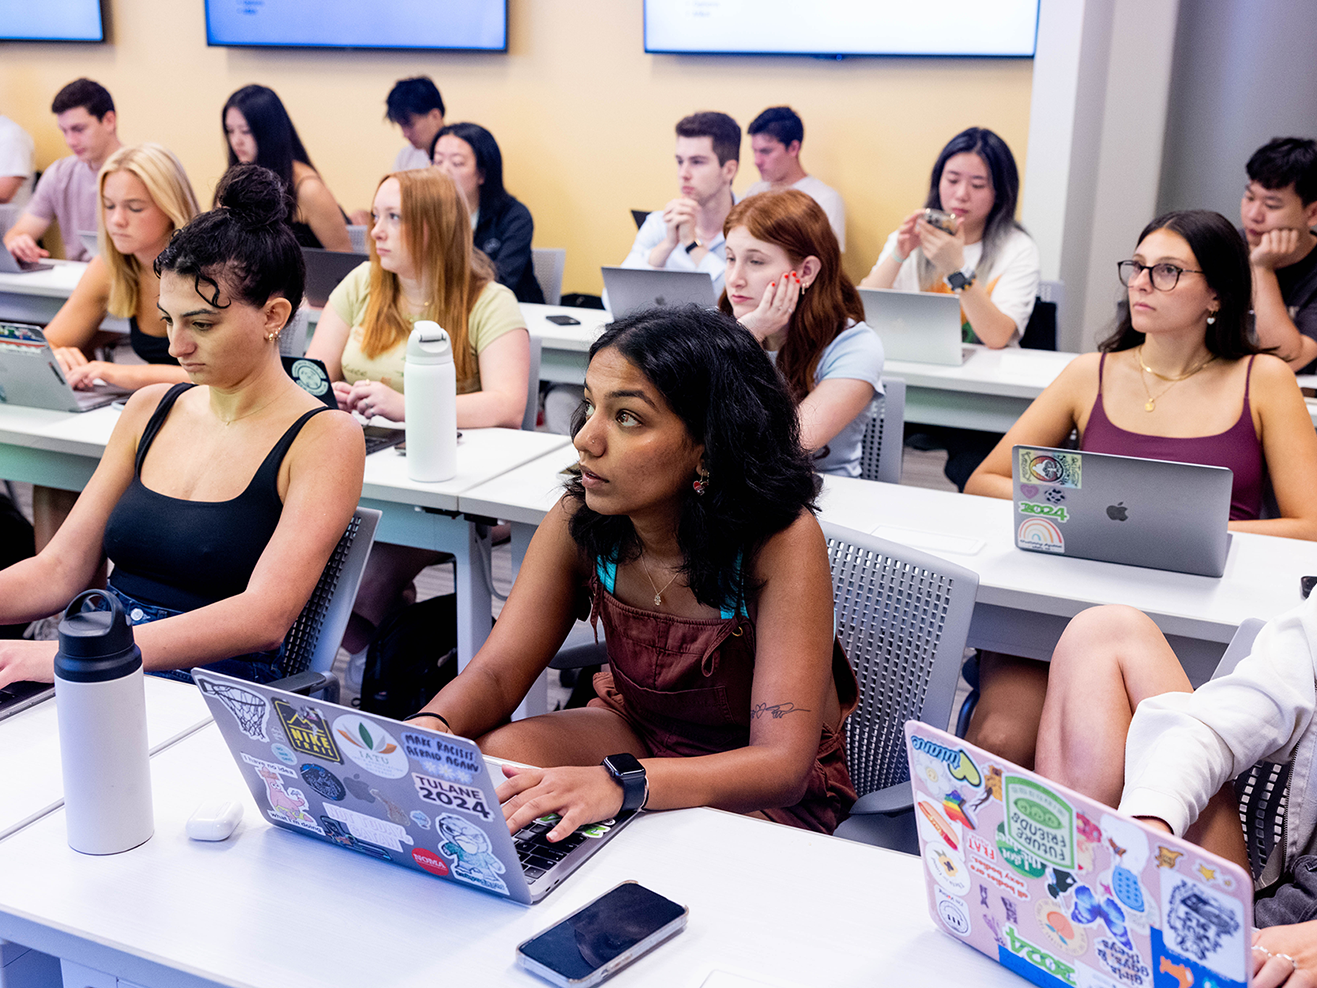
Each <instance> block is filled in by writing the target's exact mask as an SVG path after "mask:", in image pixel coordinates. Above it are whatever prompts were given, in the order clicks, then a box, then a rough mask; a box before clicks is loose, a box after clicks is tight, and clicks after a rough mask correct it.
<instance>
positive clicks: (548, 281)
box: [530, 247, 567, 305]
mask: <svg viewBox="0 0 1317 988" xmlns="http://www.w3.org/2000/svg"><path fill="white" fill-rule="evenodd" d="M530 265H531V269H532V270H533V271H534V272H535V280H536V281H538V282H539V283H540V291H541V292H543V293H544V304H545V305H558V304H559V302H560V301H561V299H562V272H563V268H565V267H566V266H567V248H565V247H532V248H531V249H530Z"/></svg>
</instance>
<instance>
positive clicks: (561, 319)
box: [544, 316, 581, 326]
mask: <svg viewBox="0 0 1317 988" xmlns="http://www.w3.org/2000/svg"><path fill="white" fill-rule="evenodd" d="M544 318H545V319H547V320H549V322H551V323H553V324H554V325H555V326H579V325H581V320H579V319H573V318H572V317H571V316H545V317H544Z"/></svg>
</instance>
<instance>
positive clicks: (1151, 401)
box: [1134, 343, 1216, 412]
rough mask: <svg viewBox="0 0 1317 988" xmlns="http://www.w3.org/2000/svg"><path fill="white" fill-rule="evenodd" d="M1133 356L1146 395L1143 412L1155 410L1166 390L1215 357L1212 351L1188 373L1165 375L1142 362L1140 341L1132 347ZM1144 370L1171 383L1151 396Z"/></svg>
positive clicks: (1193, 373)
mask: <svg viewBox="0 0 1317 988" xmlns="http://www.w3.org/2000/svg"><path fill="white" fill-rule="evenodd" d="M1134 357H1135V359H1136V360H1138V362H1139V369H1140V374H1139V380H1140V381H1141V382H1142V383H1143V393H1144V394H1145V395H1147V396H1148V400H1147V401H1146V402H1145V403H1144V405H1143V410H1144V411H1145V412H1152V411H1156V409H1157V402H1158V401H1159V400H1160V399H1162V398H1164V397H1165V396H1166V392H1167V391H1170V390H1171V388H1173V387H1175V386H1176V385H1177V384H1179V383H1180V382H1181V381H1187V380H1189V378H1191V377H1193V376H1194V375H1195V374H1197V373H1198V372H1199V371H1200V370H1202V369H1203V368H1204V367H1206V366H1207V365H1208V364H1210V363H1211V362H1212V361H1213V360H1215V359H1216V354H1214V353H1212V354H1208V357H1207V359H1206V360H1204V361H1203V362H1202V363H1200V364H1199V365H1198V366H1197V367H1195V368H1194V369H1193V370H1191V371H1189V373H1187V374H1181V375H1180V376H1179V377H1167V376H1166V375H1165V374H1158V373H1157V372H1156V371H1155V370H1153V369H1152V368H1151V367H1149V366H1148V365H1147V364H1145V363H1144V362H1143V344H1142V343H1140V344H1139V345H1138V346H1137V347H1135V348H1134ZM1144 372H1146V373H1148V374H1151V375H1153V377H1160V378H1161V379H1162V380H1163V381H1170V382H1171V383H1170V384H1168V385H1167V386H1166V387H1165V388H1164V389H1163V390H1162V393H1161V394H1159V395H1157V396H1156V397H1154V396H1153V393H1152V389H1151V388H1149V387H1148V379H1147V378H1146V377H1144V376H1143V374H1144Z"/></svg>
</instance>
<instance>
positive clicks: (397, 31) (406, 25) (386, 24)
mask: <svg viewBox="0 0 1317 988" xmlns="http://www.w3.org/2000/svg"><path fill="white" fill-rule="evenodd" d="M0 2H8V0H0ZM206 43H207V44H210V45H233V46H246V45H257V46H272V47H279V48H304V47H305V48H429V49H434V48H440V49H475V50H479V51H507V47H508V5H507V0H371V2H370V3H364V2H363V0H206Z"/></svg>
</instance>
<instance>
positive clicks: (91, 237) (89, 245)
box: [78, 230, 101, 257]
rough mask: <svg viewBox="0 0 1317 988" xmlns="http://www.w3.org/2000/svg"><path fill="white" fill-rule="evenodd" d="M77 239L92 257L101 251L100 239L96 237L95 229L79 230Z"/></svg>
mask: <svg viewBox="0 0 1317 988" xmlns="http://www.w3.org/2000/svg"><path fill="white" fill-rule="evenodd" d="M78 239H79V240H81V241H82V249H83V250H85V251H86V252H87V253H88V254H90V255H91V256H92V257H95V256H96V255H97V254H99V253H100V252H101V245H100V241H98V240H97V239H96V231H95V230H79V231H78Z"/></svg>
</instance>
